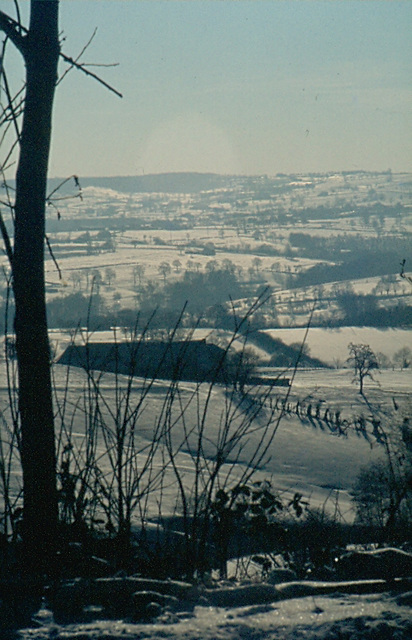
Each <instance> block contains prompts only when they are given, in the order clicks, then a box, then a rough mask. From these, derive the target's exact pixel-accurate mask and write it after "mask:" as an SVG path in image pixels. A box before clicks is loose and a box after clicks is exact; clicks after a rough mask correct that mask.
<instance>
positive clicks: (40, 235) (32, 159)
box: [12, 0, 59, 570]
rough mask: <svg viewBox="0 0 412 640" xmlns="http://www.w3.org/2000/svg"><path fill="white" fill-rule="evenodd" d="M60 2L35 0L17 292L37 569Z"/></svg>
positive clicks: (49, 478)
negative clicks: (48, 220)
mask: <svg viewBox="0 0 412 640" xmlns="http://www.w3.org/2000/svg"><path fill="white" fill-rule="evenodd" d="M58 11H59V3H58V0H31V15H30V27H29V30H28V32H27V35H26V36H25V37H24V46H23V50H22V53H23V56H24V59H25V64H26V98H25V106H24V116H23V127H22V133H21V141H20V157H19V164H18V169H17V174H16V200H15V235H14V252H13V262H12V271H13V289H14V297H15V304H16V316H15V331H16V351H17V362H18V378H19V409H20V416H21V460H22V469H23V488H24V511H23V541H24V547H25V552H26V560H27V561H28V562H29V564H30V565H31V568H34V569H40V570H44V569H45V568H46V567H47V564H46V563H49V562H50V560H51V556H52V554H53V552H54V550H55V548H56V542H57V524H58V503H57V489H56V453H55V434H54V418H53V404H52V387H51V375H50V351H49V340H48V331H47V316H46V294H45V276H44V237H45V200H46V188H47V171H48V161H49V151H50V140H51V122H52V109H53V99H54V92H55V86H56V79H57V64H58V58H59V39H58Z"/></svg>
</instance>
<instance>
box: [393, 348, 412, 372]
mask: <svg viewBox="0 0 412 640" xmlns="http://www.w3.org/2000/svg"><path fill="white" fill-rule="evenodd" d="M411 362H412V350H411V349H410V348H409V347H402V348H401V349H399V351H397V352H396V353H394V355H393V364H394V365H395V366H398V367H399V368H400V369H408V368H409V367H410V365H411Z"/></svg>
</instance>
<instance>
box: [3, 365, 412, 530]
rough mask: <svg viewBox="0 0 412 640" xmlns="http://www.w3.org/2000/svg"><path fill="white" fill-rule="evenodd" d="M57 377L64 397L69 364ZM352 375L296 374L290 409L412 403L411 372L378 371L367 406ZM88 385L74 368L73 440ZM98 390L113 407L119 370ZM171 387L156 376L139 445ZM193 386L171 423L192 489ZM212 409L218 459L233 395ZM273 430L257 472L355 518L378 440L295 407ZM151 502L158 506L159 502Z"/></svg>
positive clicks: (168, 502) (171, 505)
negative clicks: (363, 471)
mask: <svg viewBox="0 0 412 640" xmlns="http://www.w3.org/2000/svg"><path fill="white" fill-rule="evenodd" d="M54 375H55V384H56V389H57V394H58V396H59V397H60V398H62V397H63V394H64V392H65V388H66V384H67V379H66V375H67V367H65V366H63V365H56V366H55V367H54ZM351 380H352V377H351V374H350V372H349V371H348V370H302V371H299V372H298V373H297V375H296V378H295V380H294V382H293V386H292V390H291V392H290V396H289V399H288V402H289V404H290V406H291V408H292V409H293V407H294V406H295V405H296V403H297V402H298V401H299V403H300V404H301V405H305V406H307V405H308V404H309V403H311V404H312V406H313V407H314V408H315V406H316V405H317V404H320V405H321V407H322V413H323V412H324V410H325V409H326V408H329V409H330V411H331V412H332V413H335V412H336V411H339V415H340V419H341V420H347V421H348V423H351V421H352V420H353V418H354V417H356V416H359V415H361V414H362V415H364V416H365V418H366V419H367V418H368V417H369V416H370V411H371V407H373V409H374V411H376V412H377V413H380V414H381V415H382V416H383V417H384V419H386V418H385V415H386V416H387V415H388V414H390V413H391V411H392V409H393V398H395V399H396V402H397V403H398V405H399V406H401V407H402V406H404V405H406V403H407V402H408V401H409V400H410V388H411V381H412V379H411V373H410V372H409V371H407V370H406V371H383V372H382V373H381V374H380V376H379V386H378V384H377V383H368V382H367V383H366V387H365V388H366V395H367V397H368V401H369V403H370V405H369V406H368V405H367V404H366V403H365V401H364V400H363V399H362V397H361V396H360V395H359V393H358V392H357V388H356V386H355V385H353V384H352V382H351ZM84 384H85V375H84V374H83V373H82V371H81V370H77V369H72V370H71V372H70V379H69V389H68V395H67V403H68V407H74V406H75V405H78V409H77V413H76V416H75V420H74V425H73V431H74V433H75V434H77V435H76V437H77V438H78V439H79V441H80V440H81V438H82V434H83V433H84V422H85V421H84V412H83V411H82V410H81V409H79V399H80V398H81V396H82V393H83V389H84ZM122 384H123V383H122ZM100 387H101V390H102V394H103V396H104V398H105V401H107V403H108V404H109V405H111V406H114V405H115V394H116V388H115V378H114V375H113V374H105V375H104V377H103V379H102V381H101V383H100ZM168 388H169V383H168V382H167V381H160V380H159V381H156V382H155V383H154V385H153V387H152V389H151V390H150V391H149V392H148V393H147V395H146V396H145V399H144V403H143V405H142V408H141V412H140V415H139V419H138V422H137V425H136V433H137V434H138V439H139V442H140V447H141V449H142V450H143V449H144V447H145V446H146V445H147V443H148V442H150V441H151V440H152V437H153V428H154V426H153V425H154V422H155V421H156V420H157V419H158V418H159V416H161V415H162V412H164V400H165V397H166V394H167V390H168ZM195 390H196V387H195V385H194V384H193V383H189V382H182V383H180V384H179V403H182V404H181V405H180V404H179V406H185V407H186V409H185V420H184V421H183V420H181V419H176V421H175V424H174V426H173V435H174V441H175V443H176V448H177V449H176V450H177V452H178V453H177V457H176V461H177V464H178V466H179V468H180V470H181V472H182V474H183V477H184V479H185V483H187V486H190V484H191V482H192V479H193V475H194V463H193V457H192V455H191V452H190V447H189V444H188V441H187V438H186V436H185V429H187V425H192V426H193V427H194V432H193V434H192V436H191V437H194V436H195V434H196V433H197V431H196V430H197V428H198V425H199V410H200V413H201V408H202V407H203V406H205V403H206V400H207V394H208V386H207V385H202V386H201V387H200V389H198V390H197V391H195ZM141 392H142V381H141V380H140V379H138V378H136V379H135V381H134V382H133V391H132V396H131V404H132V406H133V403H136V404H137V402H139V400H140V398H141ZM285 393H286V389H285V388H276V387H275V388H273V390H272V391H271V393H270V396H269V397H268V398H266V402H265V407H264V409H263V412H262V413H261V415H260V416H259V417H258V419H257V420H256V422H255V423H253V429H251V430H250V434H249V435H248V437H247V438H246V439H245V442H244V447H243V450H242V452H241V454H240V457H239V458H238V459H237V462H236V464H235V466H234V467H233V468H232V466H231V464H230V463H231V461H233V456H232V460H231V458H230V457H229V460H228V465H227V466H226V467H225V468H224V471H228V470H229V469H231V471H230V473H231V477H232V478H233V482H234V481H235V479H236V477H237V476H238V475H240V474H241V473H242V471H243V470H244V469H245V467H246V466H247V465H248V462H249V460H250V458H251V456H252V454H253V452H254V450H255V448H256V446H257V443H258V440H259V438H260V437H261V434H262V433H263V431H264V429H265V426H266V424H267V420H268V416H269V415H270V412H271V407H273V406H274V404H275V402H276V397H279V398H283V397H284V395H285ZM238 402H239V398H237V397H236V396H234V397H233V403H234V405H236V403H238ZM7 403H8V397H7V388H6V380H5V377H4V374H2V376H1V378H0V407H1V409H5V408H6V406H7ZM81 406H82V404H81V403H80V407H81ZM207 407H208V408H207V414H206V422H205V424H206V428H205V441H204V455H205V456H206V457H207V458H210V459H211V460H213V459H214V457H215V456H216V442H217V439H218V437H219V429H220V428H221V425H222V421H224V420H225V416H227V412H228V396H227V394H226V392H225V390H224V388H223V387H220V386H218V385H217V386H216V387H215V388H214V389H213V391H212V397H211V400H210V401H209V402H208V405H207ZM199 408H200V409H199ZM248 410H249V408H248V405H245V404H242V403H240V404H239V405H238V406H237V408H236V411H235V418H234V422H233V424H234V425H236V424H239V421H241V420H242V419H243V417H244V415H245V413H246V412H247V411H248ZM175 411H177V413H179V408H178V407H177V408H176V409H175ZM279 415H280V411H277V412H275V413H274V418H275V420H274V421H273V425H274V426H276V425H277V418H278V417H279ZM395 419H396V417H395ZM233 428H234V427H233ZM271 428H272V427H271ZM276 428H277V431H276V435H275V437H274V439H273V442H272V444H271V445H270V448H269V450H268V452H267V455H266V456H265V458H264V460H263V461H262V463H261V464H260V465H259V470H258V472H257V476H258V477H259V478H267V479H271V480H272V482H273V486H274V487H275V488H277V489H279V490H280V491H288V492H292V493H293V492H295V491H299V492H301V493H302V494H303V495H304V496H305V497H306V498H308V499H309V500H310V503H311V505H322V504H324V503H325V501H326V500H328V499H329V500H330V501H331V504H332V503H333V501H334V500H336V499H337V498H338V499H339V504H340V509H341V512H342V513H343V515H344V516H345V518H347V519H348V520H351V519H352V518H353V512H352V510H351V501H350V495H349V494H350V490H351V486H352V483H353V481H354V479H355V477H356V475H357V473H358V472H359V470H360V468H361V467H362V466H363V465H366V464H367V463H368V462H369V461H371V460H373V459H376V457H377V456H380V455H381V454H382V450H381V446H380V445H379V444H378V443H377V442H376V439H375V438H374V437H373V436H371V435H369V436H368V437H363V436H362V437H360V436H359V434H357V433H356V431H355V430H354V429H352V428H349V429H347V432H346V434H345V435H339V434H338V432H337V430H335V429H333V428H332V427H329V426H328V425H327V424H326V423H325V422H323V421H322V420H320V421H315V420H310V419H309V418H308V417H307V416H306V415H305V414H303V415H301V416H300V417H299V416H298V415H296V413H295V412H294V411H293V410H292V411H291V412H290V413H289V414H287V415H284V416H283V417H282V419H281V421H280V423H279V426H278V427H276ZM159 456H160V454H159ZM155 464H158V465H161V464H162V461H161V459H160V457H159V459H158V458H156V459H155ZM16 479H18V478H16ZM176 493H177V487H176V484H175V482H172V481H171V482H170V483H169V484H168V487H167V490H164V491H163V495H162V500H163V503H162V508H163V510H164V513H173V512H174V510H175V508H176ZM153 506H154V511H156V508H157V507H156V503H154V505H153ZM149 511H152V510H149Z"/></svg>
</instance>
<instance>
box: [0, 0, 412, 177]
mask: <svg viewBox="0 0 412 640" xmlns="http://www.w3.org/2000/svg"><path fill="white" fill-rule="evenodd" d="M23 3H25V0H23ZM1 4H2V5H8V6H9V10H11V9H12V3H11V1H10V0H6V2H5V1H4V0H3V2H2V3H1ZM25 4H28V3H27V2H26V3H25ZM95 27H97V28H98V31H97V35H96V38H95V40H94V41H93V44H92V45H91V47H90V48H89V49H88V51H87V52H86V54H85V55H84V57H83V60H84V61H87V62H101V63H110V62H118V63H119V66H118V67H114V68H108V69H105V68H102V69H100V70H99V69H92V70H94V71H97V72H99V73H100V74H101V75H102V77H104V79H105V80H107V81H108V82H110V83H112V84H113V85H114V86H115V87H116V88H117V89H119V91H121V92H122V93H123V95H124V97H123V99H122V100H120V99H119V98H117V97H116V96H114V95H113V94H111V93H109V92H107V91H106V90H105V89H103V88H102V87H101V86H99V85H98V84H97V83H96V82H94V81H93V80H91V79H88V78H86V77H83V76H82V74H80V73H78V72H76V71H72V72H71V73H70V74H69V75H68V76H67V77H66V79H65V80H64V82H63V83H62V84H61V85H60V86H59V88H58V93H57V97H56V108H55V120H54V139H53V149H52V161H51V171H50V173H51V175H58V176H64V175H69V174H72V173H77V174H79V175H83V176H86V175H89V176H90V175H134V174H141V173H143V172H144V173H158V172H163V171H213V172H219V173H246V174H256V173H267V174H275V173H277V172H306V171H329V170H352V169H369V170H385V169H388V168H392V170H393V171H402V170H409V171H411V170H412V139H411V132H412V118H411V112H412V87H411V79H412V56H411V51H412V46H411V45H412V42H411V40H412V38H411V35H410V34H411V33H412V2H411V1H410V0H406V1H403V2H397V1H396V0H385V1H375V0H342V1H339V0H324V1H318V0H252V1H249V2H245V1H243V0H180V1H175V0H166V1H164V0H148V1H147V0H125V1H121V0H61V13H60V28H61V30H62V32H63V34H64V36H65V38H66V40H65V42H64V46H63V50H64V52H65V53H66V54H67V55H71V56H73V57H75V56H76V55H77V54H78V52H79V51H80V49H81V48H82V46H83V45H84V44H85V42H86V41H87V40H88V38H89V37H90V35H91V33H92V32H93V29H94V28H95ZM62 69H63V65H62Z"/></svg>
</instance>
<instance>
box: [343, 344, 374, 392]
mask: <svg viewBox="0 0 412 640" xmlns="http://www.w3.org/2000/svg"><path fill="white" fill-rule="evenodd" d="M348 348H349V358H348V359H347V362H348V364H349V365H350V366H351V367H352V368H353V370H354V373H355V375H354V378H353V382H358V383H359V393H360V394H361V395H363V385H364V380H365V378H370V379H371V380H373V379H374V378H373V375H372V371H373V370H374V369H379V364H378V360H377V358H376V355H375V354H374V352H373V351H372V349H371V348H370V346H369V345H368V344H353V343H352V342H350V343H349V347H348Z"/></svg>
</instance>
